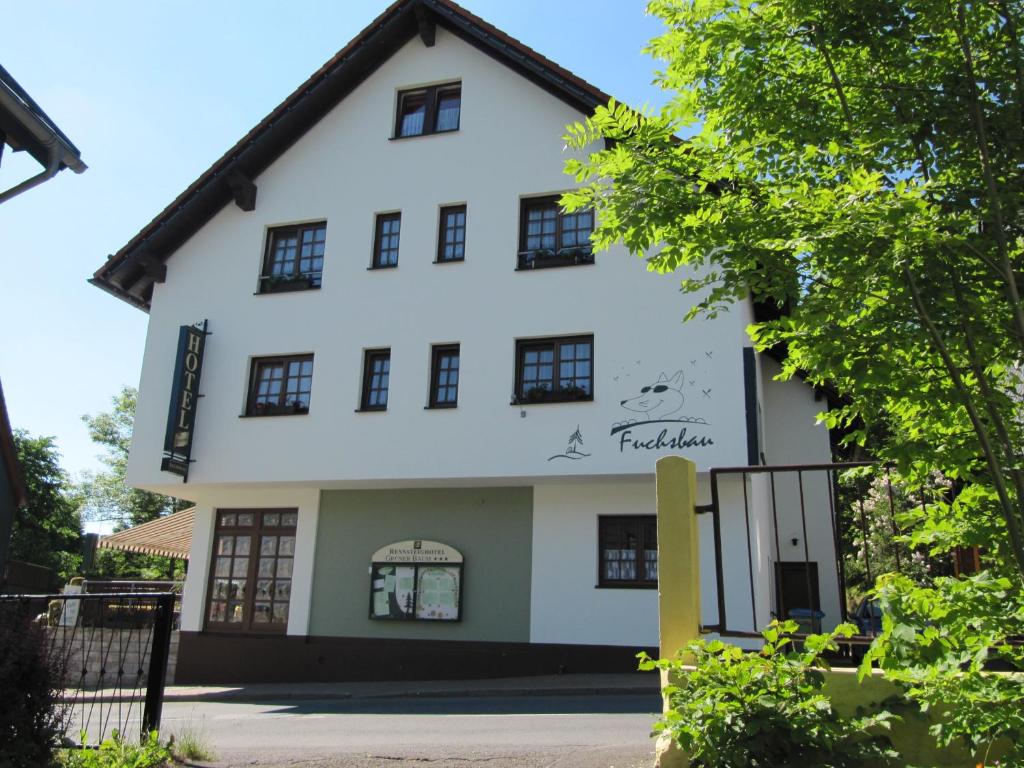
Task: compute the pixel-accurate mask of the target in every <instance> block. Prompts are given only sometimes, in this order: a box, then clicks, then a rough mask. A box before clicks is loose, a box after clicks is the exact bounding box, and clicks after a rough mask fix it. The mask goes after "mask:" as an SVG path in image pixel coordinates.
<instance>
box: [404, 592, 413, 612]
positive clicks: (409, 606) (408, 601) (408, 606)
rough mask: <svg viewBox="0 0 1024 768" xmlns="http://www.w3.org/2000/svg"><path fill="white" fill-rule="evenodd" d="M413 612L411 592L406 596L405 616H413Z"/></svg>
mask: <svg viewBox="0 0 1024 768" xmlns="http://www.w3.org/2000/svg"><path fill="white" fill-rule="evenodd" d="M412 611H413V602H412V592H409V593H408V594H406V596H405V615H406V616H412Z"/></svg>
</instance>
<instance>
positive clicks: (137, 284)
mask: <svg viewBox="0 0 1024 768" xmlns="http://www.w3.org/2000/svg"><path fill="white" fill-rule="evenodd" d="M436 26H441V27H443V28H444V29H446V30H448V31H449V32H451V33H452V34H454V35H456V36H458V37H459V38H461V39H462V40H464V41H466V42H467V43H469V44H470V45H473V46H474V47H476V48H477V49H478V50H480V51H482V52H483V53H486V54H487V55H489V56H491V57H492V58H494V59H496V60H497V61H498V62H500V63H502V64H504V65H506V66H508V67H510V68H511V69H513V70H514V71H516V72H517V73H519V74H520V75H522V76H523V77H525V78H527V79H528V80H530V81H531V82H533V83H534V84H536V85H538V86H539V87H541V88H543V89H544V90H546V91H548V92H549V93H551V94H552V95H554V96H556V97H557V98H559V99H561V100H562V101H564V102H566V103H567V104H569V105H570V106H572V107H573V108H575V109H578V110H579V111H581V112H584V113H586V114H590V113H591V112H593V110H594V108H595V107H597V106H599V105H601V104H606V103H607V102H608V100H609V98H610V97H609V96H608V94H606V93H604V92H603V91H601V90H600V89H598V88H596V87H594V86H593V85H591V84H590V83H588V82H586V81H584V80H582V79H581V78H579V77H577V76H576V75H574V74H573V73H572V72H569V71H568V70H566V69H563V68H562V67H560V66H559V65H558V64H555V63H554V62H553V61H551V60H550V59H547V58H545V57H544V56H541V55H540V54H539V53H537V52H536V51H534V50H533V49H531V48H529V47H528V46H526V45H524V44H523V43H521V42H519V41H518V40H516V39H514V38H512V37H509V36H508V35H506V34H505V33H504V32H502V31H501V30H499V29H497V28H496V27H494V26H492V25H491V24H488V23H487V22H486V21H484V20H483V19H481V18H480V17H478V16H475V15H474V14H472V13H470V12H469V11H467V10H466V9H465V8H462V7H461V6H459V5H456V4H455V3H454V2H451V0H397V2H395V3H393V4H392V5H391V6H390V7H388V8H387V10H385V11H384V12H383V13H382V14H381V15H380V16H378V17H377V18H376V19H374V20H373V21H372V22H371V23H370V24H369V26H367V27H366V28H365V29H364V30H363V31H362V32H360V33H359V34H358V35H357V36H356V37H355V39H354V40H352V42H350V43H349V44H348V45H346V46H345V47H344V48H342V49H341V50H340V51H339V52H338V53H337V54H335V56H334V57H333V58H332V59H331V60H330V61H328V62H327V63H326V64H324V65H323V66H322V67H321V68H320V69H319V70H317V71H316V72H314V73H313V75H312V76H311V77H310V78H309V79H308V80H306V82H304V83H303V84H302V85H300V86H299V87H298V88H297V89H296V90H295V91H294V92H293V93H292V94H291V95H290V96H289V97H288V98H286V99H285V100H284V101H283V102H281V104H280V105H278V106H277V108H275V109H274V110H273V111H272V112H271V113H270V114H269V115H267V116H266V117H265V118H264V119H263V120H261V121H260V123H259V124H258V125H257V126H256V127H255V128H253V129H252V130H251V131H249V133H247V134H246V135H245V136H243V137H242V139H241V140H240V141H239V142H238V143H237V144H235V146H233V147H232V148H231V149H229V150H228V151H227V152H226V153H225V154H224V156H223V157H221V158H220V159H219V160H217V161H216V162H215V163H214V164H213V165H212V166H210V168H209V169H208V170H207V171H206V172H205V173H203V174H202V175H201V176H200V177H199V178H198V179H196V180H195V181H194V182H193V183H192V184H191V185H190V186H189V187H188V189H186V190H185V191H184V192H182V193H181V194H180V195H178V197H177V198H176V199H175V200H174V202H172V203H171V204H170V205H169V206H167V207H166V208H165V209H164V210H163V211H162V212H161V213H160V214H159V215H157V217H156V218H155V219H153V220H152V221H151V222H150V223H149V224H147V225H146V226H145V227H144V228H143V229H142V231H141V232H139V233H138V234H137V235H135V237H133V238H132V239H131V240H130V241H129V242H128V243H127V244H126V245H125V246H124V247H122V248H121V249H120V250H119V251H118V252H117V253H115V254H113V255H112V256H110V257H109V258H108V259H107V262H106V263H105V264H104V265H103V266H102V267H100V268H99V269H98V270H96V272H95V274H94V275H93V277H92V279H91V280H90V281H89V282H91V283H92V284H93V285H96V286H98V287H100V288H102V289H103V290H105V291H108V292H110V293H112V294H114V295H115V296H117V297H118V298H120V299H123V300H124V301H127V302H128V303H129V304H133V305H134V306H136V307H139V308H140V309H143V310H147V311H148V309H149V302H150V299H151V298H152V295H153V285H154V283H156V282H160V281H162V280H163V278H164V275H165V273H166V266H165V263H166V261H167V259H168V257H170V255H171V254H172V253H174V251H175V250H177V249H178V248H179V247H181V246H182V245H183V244H184V243H185V242H186V241H187V240H188V239H189V238H190V237H191V236H192V235H194V234H195V233H196V232H197V231H198V230H199V229H200V228H201V227H202V226H203V225H204V224H205V223H206V222H207V221H209V220H210V219H211V218H212V217H213V216H214V215H215V214H216V213H217V212H219V211H220V210H221V209H222V208H223V207H224V206H226V205H228V204H229V203H230V202H232V200H235V199H239V200H240V198H236V197H235V194H236V191H237V190H239V189H242V188H246V187H248V189H249V190H250V192H249V194H250V199H249V204H254V197H252V195H254V194H255V190H254V189H253V187H252V180H254V179H255V178H256V177H258V176H259V175H260V173H262V172H263V171H264V170H266V168H268V167H269V166H270V165H271V164H272V163H273V162H274V161H275V160H276V159H277V158H279V157H280V156H281V155H282V154H283V153H284V152H285V151H286V150H287V149H288V148H289V147H291V146H292V145H293V144H294V143H295V142H296V141H298V140H299V139H300V138H301V137H302V136H303V135H304V134H305V133H306V131H308V130H309V129H310V128H312V127H313V126H314V125H316V123H317V122H318V121H319V120H320V119H321V118H323V117H324V116H325V115H326V114H327V113H328V112H329V111H330V110H331V109H333V108H334V107H335V106H337V104H338V103H339V102H340V101H341V100H342V99H344V98H345V96H347V95H348V94H349V93H350V92H352V91H353V90H354V89H355V88H356V87H357V86H358V85H359V84H360V83H362V82H363V81H364V80H365V79H366V78H367V77H369V76H370V75H371V74H372V73H373V72H374V71H375V70H376V69H377V68H378V67H379V66H380V65H381V64H383V63H384V62H385V61H386V60H387V59H388V58H390V57H391V56H392V55H393V54H394V53H395V52H397V51H398V50H399V48H401V47H402V46H403V45H405V44H406V43H408V42H409V40H411V39H413V38H414V37H415V36H416V35H420V37H421V38H422V40H423V42H424V45H428V46H429V45H433V34H434V29H435V27H436ZM239 205H240V207H243V209H245V207H244V205H245V204H244V203H243V202H239ZM248 210H252V208H248Z"/></svg>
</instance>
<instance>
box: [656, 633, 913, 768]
mask: <svg viewBox="0 0 1024 768" xmlns="http://www.w3.org/2000/svg"><path fill="white" fill-rule="evenodd" d="M796 630H797V624H796V622H793V621H787V622H785V623H782V624H780V623H778V622H772V624H771V625H770V626H769V627H768V628H767V629H765V630H764V631H763V632H762V634H763V636H764V639H765V644H764V647H763V648H762V649H761V651H760V652H757V653H753V652H747V651H744V650H743V649H741V648H738V647H736V646H733V645H727V644H726V643H723V642H722V641H721V640H712V641H710V642H707V641H703V640H698V641H695V642H693V643H691V644H690V645H689V646H687V648H686V651H685V652H684V653H683V654H680V656H678V657H677V658H675V659H658V660H653V659H651V658H650V657H648V656H647V655H646V654H640V659H641V663H640V668H641V669H643V670H651V669H655V668H657V669H661V670H667V671H668V672H669V673H670V682H671V685H669V686H668V687H666V689H665V693H666V695H667V696H668V699H669V707H670V708H669V710H668V711H667V712H666V713H665V715H664V716H663V717H662V719H661V720H660V721H659V722H657V723H656V724H655V726H654V730H655V731H656V732H666V733H668V734H669V735H670V736H671V737H672V738H673V740H675V742H676V743H677V744H678V745H679V747H680V748H681V749H682V750H683V751H685V752H686V753H687V754H688V755H689V756H690V766H691V767H692V768H704V767H705V766H714V767H715V768H747V767H748V766H752V767H763V766H780V765H799V766H805V767H809V766H835V767H836V768H840V767H841V768H847V767H852V766H880V765H889V764H891V763H890V761H891V760H892V759H894V758H896V757H898V755H897V753H896V752H894V751H893V750H892V749H891V748H890V747H889V739H888V737H887V735H886V733H885V732H886V731H887V730H888V727H889V721H890V720H891V719H892V718H893V717H894V716H893V715H891V714H889V713H887V712H880V713H878V714H874V715H865V716H859V717H854V718H849V719H844V718H841V717H839V715H837V714H836V712H835V711H834V710H833V709H832V704H831V702H830V700H829V699H828V697H827V696H825V695H824V694H823V693H822V686H823V685H824V682H825V677H824V675H823V674H822V669H827V667H828V664H827V663H826V662H825V660H824V659H823V658H822V654H823V653H824V652H825V651H828V650H835V649H836V644H835V638H836V637H838V636H843V637H849V636H850V635H852V634H853V633H854V632H855V631H856V628H855V627H853V626H852V625H850V624H844V625H842V626H840V627H839V628H838V629H836V630H835V631H834V632H832V633H831V634H825V635H811V636H809V637H807V638H806V640H804V641H803V648H802V649H797V648H796V647H795V645H794V641H793V637H792V635H793V633H794V632H796ZM687 654H688V655H689V656H690V657H692V662H693V666H692V667H690V666H689V664H688V662H689V661H690V659H689V658H688V657H687Z"/></svg>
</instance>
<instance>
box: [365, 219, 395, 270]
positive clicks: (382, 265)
mask: <svg viewBox="0 0 1024 768" xmlns="http://www.w3.org/2000/svg"><path fill="white" fill-rule="evenodd" d="M401 233H402V214H401V213H381V214H378V215H377V226H376V233H375V235H374V239H373V264H372V265H371V267H372V269H386V268H388V267H397V266H398V243H399V239H400V236H401Z"/></svg>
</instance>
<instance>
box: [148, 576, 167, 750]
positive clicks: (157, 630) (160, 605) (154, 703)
mask: <svg viewBox="0 0 1024 768" xmlns="http://www.w3.org/2000/svg"><path fill="white" fill-rule="evenodd" d="M173 618H174V594H173V593H167V594H162V595H160V596H159V597H158V598H157V603H156V616H155V617H154V619H153V647H152V649H151V650H150V652H149V675H148V676H147V679H146V707H145V709H144V710H143V711H142V736H143V738H145V737H146V736H147V735H148V734H149V732H150V731H158V730H160V715H161V712H162V710H163V706H164V684H165V683H166V681H167V661H168V657H169V656H170V653H171V628H172V624H173Z"/></svg>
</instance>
